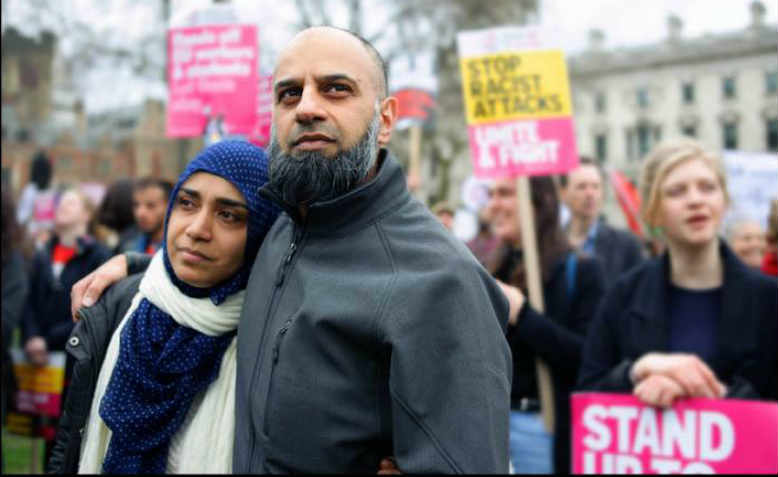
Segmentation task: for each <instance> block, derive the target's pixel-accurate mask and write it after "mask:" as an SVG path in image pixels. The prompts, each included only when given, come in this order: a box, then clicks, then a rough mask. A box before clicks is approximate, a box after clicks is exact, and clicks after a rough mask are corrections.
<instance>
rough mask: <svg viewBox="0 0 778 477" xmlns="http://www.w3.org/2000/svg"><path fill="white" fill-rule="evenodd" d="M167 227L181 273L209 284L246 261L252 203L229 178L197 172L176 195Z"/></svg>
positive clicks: (183, 277) (189, 280)
mask: <svg viewBox="0 0 778 477" xmlns="http://www.w3.org/2000/svg"><path fill="white" fill-rule="evenodd" d="M174 200H175V202H174V204H173V208H172V209H171V211H170V218H169V220H168V229H167V239H166V240H167V250H168V258H169V259H170V263H171V264H172V265H173V270H174V271H175V273H176V276H177V277H178V278H179V279H181V280H183V281H184V282H185V283H187V284H189V285H192V286H195V287H199V288H207V287H211V286H214V285H217V284H219V283H221V282H223V281H224V280H226V279H227V278H229V277H231V276H232V275H234V274H235V273H236V272H237V271H238V270H239V269H240V267H241V265H243V254H244V251H245V248H246V236H247V231H248V220H249V209H248V206H247V205H246V201H245V199H244V198H243V194H241V193H240V191H239V190H238V189H237V188H236V187H235V186H234V185H232V184H231V183H229V182H228V181H226V180H225V179H223V178H221V177H219V176H215V175H213V174H209V173H207V172H196V173H194V174H192V175H191V176H190V177H189V179H187V180H186V182H184V183H183V184H182V185H181V187H180V188H179V190H178V195H177V196H176V197H175V199H174Z"/></svg>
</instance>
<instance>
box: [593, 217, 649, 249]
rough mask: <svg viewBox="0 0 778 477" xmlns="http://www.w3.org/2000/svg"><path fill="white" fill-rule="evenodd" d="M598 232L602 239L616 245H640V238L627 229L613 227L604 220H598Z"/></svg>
mask: <svg viewBox="0 0 778 477" xmlns="http://www.w3.org/2000/svg"><path fill="white" fill-rule="evenodd" d="M598 234H601V237H602V239H603V241H605V242H607V243H610V244H616V245H633V246H636V247H640V246H641V244H640V239H639V238H638V237H637V235H635V234H633V233H632V232H631V231H629V230H624V229H620V228H616V227H613V226H612V225H609V224H607V223H605V222H600V229H599V232H598Z"/></svg>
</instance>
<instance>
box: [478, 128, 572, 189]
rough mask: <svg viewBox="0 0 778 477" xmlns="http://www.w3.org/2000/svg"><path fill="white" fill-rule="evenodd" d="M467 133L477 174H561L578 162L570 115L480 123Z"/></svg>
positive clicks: (492, 176) (502, 175)
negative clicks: (572, 138) (571, 139)
mask: <svg viewBox="0 0 778 477" xmlns="http://www.w3.org/2000/svg"><path fill="white" fill-rule="evenodd" d="M467 134H468V136H469V138H470V156H471V157H472V159H473V173H474V174H475V175H476V176H478V177H483V178H498V177H505V176H509V177H512V176H535V175H544V174H561V173H564V172H566V171H568V170H570V169H572V168H574V167H575V166H576V165H577V164H578V153H577V151H576V148H575V142H573V141H570V140H566V138H570V137H573V136H574V135H575V132H574V130H573V120H572V118H569V117H567V118H550V119H543V120H526V121H502V122H497V123H489V124H477V125H474V126H468V128H467Z"/></svg>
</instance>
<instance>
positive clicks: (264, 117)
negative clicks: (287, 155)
mask: <svg viewBox="0 0 778 477" xmlns="http://www.w3.org/2000/svg"><path fill="white" fill-rule="evenodd" d="M272 120H273V75H260V76H259V88H258V90H257V115H256V117H255V118H254V129H253V130H252V131H251V135H250V136H249V141H251V142H253V143H254V144H256V145H257V146H259V147H265V146H267V144H268V143H269V142H270V125H271V122H272Z"/></svg>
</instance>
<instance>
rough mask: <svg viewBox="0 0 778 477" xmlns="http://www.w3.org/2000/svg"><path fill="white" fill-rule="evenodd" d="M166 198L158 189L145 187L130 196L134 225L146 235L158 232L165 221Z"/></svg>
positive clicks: (163, 192)
mask: <svg viewBox="0 0 778 477" xmlns="http://www.w3.org/2000/svg"><path fill="white" fill-rule="evenodd" d="M167 201H168V198H167V196H166V195H165V191H163V190H162V189H160V188H159V187H145V188H143V189H138V190H136V191H135V192H133V194H132V213H133V215H134V216H135V223H136V224H138V227H139V228H140V229H141V230H142V231H143V232H144V233H147V234H154V233H156V232H158V231H159V230H160V229H161V228H162V225H163V224H164V221H165V210H166V208H167Z"/></svg>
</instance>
